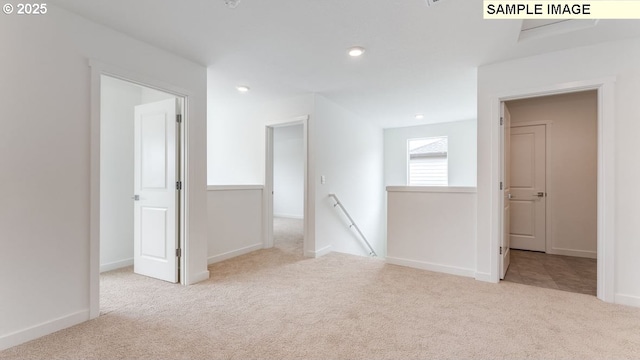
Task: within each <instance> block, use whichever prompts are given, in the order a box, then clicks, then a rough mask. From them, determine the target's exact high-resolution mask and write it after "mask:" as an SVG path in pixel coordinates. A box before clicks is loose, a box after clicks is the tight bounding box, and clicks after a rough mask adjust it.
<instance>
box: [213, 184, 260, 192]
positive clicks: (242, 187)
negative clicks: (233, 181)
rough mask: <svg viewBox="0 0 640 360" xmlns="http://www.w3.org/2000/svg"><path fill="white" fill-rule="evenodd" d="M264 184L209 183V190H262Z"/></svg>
mask: <svg viewBox="0 0 640 360" xmlns="http://www.w3.org/2000/svg"><path fill="white" fill-rule="evenodd" d="M262 189H264V185H207V191H233V190H262Z"/></svg>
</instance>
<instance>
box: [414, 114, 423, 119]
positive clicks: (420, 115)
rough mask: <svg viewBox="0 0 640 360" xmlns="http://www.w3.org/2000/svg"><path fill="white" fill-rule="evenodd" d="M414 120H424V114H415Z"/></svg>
mask: <svg viewBox="0 0 640 360" xmlns="http://www.w3.org/2000/svg"><path fill="white" fill-rule="evenodd" d="M415 117H416V120H422V119H424V114H416V116H415Z"/></svg>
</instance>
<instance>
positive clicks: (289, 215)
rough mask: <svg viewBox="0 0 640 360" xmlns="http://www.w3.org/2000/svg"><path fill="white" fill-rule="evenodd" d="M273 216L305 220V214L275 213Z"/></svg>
mask: <svg viewBox="0 0 640 360" xmlns="http://www.w3.org/2000/svg"><path fill="white" fill-rule="evenodd" d="M273 217H279V218H285V219H296V220H303V219H304V215H297V214H275V213H274V214H273Z"/></svg>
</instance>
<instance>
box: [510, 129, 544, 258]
mask: <svg viewBox="0 0 640 360" xmlns="http://www.w3.org/2000/svg"><path fill="white" fill-rule="evenodd" d="M511 195H512V198H511V233H510V234H511V236H510V238H511V247H512V248H514V249H522V250H533V251H545V250H546V198H545V195H546V128H545V125H535V126H522V127H512V128H511Z"/></svg>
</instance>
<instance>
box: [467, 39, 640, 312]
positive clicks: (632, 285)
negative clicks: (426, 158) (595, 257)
mask: <svg viewBox="0 0 640 360" xmlns="http://www.w3.org/2000/svg"><path fill="white" fill-rule="evenodd" d="M604 77H615V79H616V80H615V89H614V93H615V97H614V98H615V132H614V134H612V135H613V136H614V137H615V142H614V143H615V150H614V153H615V167H614V169H615V170H614V172H613V178H614V180H613V182H614V184H615V194H611V195H612V196H614V199H615V208H613V209H608V211H610V212H611V213H612V214H614V216H615V221H614V224H615V225H614V229H611V231H612V232H613V233H614V236H615V251H614V252H615V255H614V257H615V261H614V264H615V265H614V266H615V275H614V289H613V291H614V293H615V301H616V302H619V303H625V304H631V305H635V306H640V281H638V274H640V262H638V261H637V254H639V253H640V242H639V241H637V239H639V238H640V227H638V226H637V219H638V218H640V208H638V206H637V204H638V203H639V202H640V192H638V191H637V190H636V188H637V184H638V183H640V167H638V166H635V165H634V164H636V163H637V159H638V158H640V143H638V139H637V138H638V134H640V117H639V115H638V114H640V101H638V94H640V39H630V40H624V41H617V42H609V43H604V44H600V45H595V46H588V47H580V48H576V49H570V50H565V51H559V52H554V53H549V54H544V55H540V56H535V57H529V58H524V59H518V60H513V61H508V62H503V63H498V64H492V65H487V66H482V67H480V69H479V71H478V242H477V249H478V253H477V264H478V268H477V271H478V272H479V274H478V275H479V277H480V278H487V279H488V278H489V275H488V274H495V271H496V270H495V269H492V268H491V267H492V266H491V264H492V261H491V259H492V257H493V258H494V259H495V256H496V255H495V251H494V250H495V249H492V248H491V241H492V236H493V237H494V238H493V240H494V241H495V237H496V236H497V234H498V229H497V227H496V219H497V217H498V214H499V211H500V209H499V206H498V205H497V200H498V199H499V195H498V194H497V190H496V189H497V187H496V184H497V181H499V180H497V179H498V171H499V168H498V163H497V161H496V159H497V154H498V151H497V150H498V148H497V145H496V144H497V143H496V141H497V135H498V129H497V128H496V127H495V126H492V124H493V125H495V124H494V123H492V121H495V119H496V114H493V113H492V102H493V101H495V99H497V98H498V97H499V96H501V94H505V93H508V92H515V91H520V92H523V93H524V91H525V90H526V91H528V90H531V91H535V89H539V88H542V87H552V86H556V85H557V84H569V83H573V82H576V81H582V80H596V79H599V78H604ZM606 136H609V134H605V137H606Z"/></svg>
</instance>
